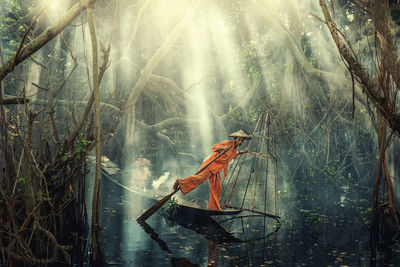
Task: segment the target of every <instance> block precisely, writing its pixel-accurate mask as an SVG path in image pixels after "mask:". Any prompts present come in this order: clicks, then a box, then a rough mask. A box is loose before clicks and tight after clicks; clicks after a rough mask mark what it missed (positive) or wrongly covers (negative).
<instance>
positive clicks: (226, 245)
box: [102, 178, 400, 266]
mask: <svg viewBox="0 0 400 267" xmlns="http://www.w3.org/2000/svg"><path fill="white" fill-rule="evenodd" d="M345 189H346V190H344V189H343V190H342V195H339V196H338V197H337V199H332V201H331V202H330V203H328V204H325V205H323V204H321V205H320V207H314V208H310V207H311V206H312V205H311V204H309V203H310V201H311V200H310V199H309V198H308V197H307V196H301V195H288V194H286V195H285V194H284V193H283V194H281V205H282V207H285V212H286V214H281V223H280V227H279V224H277V223H276V221H275V220H273V219H271V218H266V221H265V224H266V227H265V228H264V227H263V226H264V217H260V216H251V217H247V216H246V215H251V214H249V213H244V212H242V213H240V214H238V215H235V216H225V215H224V216H213V217H212V219H205V218H202V219H199V218H194V217H192V218H188V217H181V216H167V215H165V214H163V212H162V210H161V209H160V210H159V211H157V213H155V214H154V215H153V216H151V217H150V218H149V219H148V220H147V221H146V223H145V224H144V225H140V224H138V223H137V222H136V218H137V217H138V216H139V215H140V214H141V213H143V212H144V211H145V210H146V209H147V208H149V207H150V206H151V203H145V202H141V200H140V199H138V197H137V196H135V195H133V194H127V193H126V192H124V191H126V190H125V189H123V188H121V187H119V186H118V185H116V184H114V183H112V182H111V181H110V180H108V179H107V178H104V179H103V182H102V190H103V197H102V229H103V231H102V239H103V242H104V251H105V257H106V263H107V265H109V266H113V265H115V266H368V265H369V247H368V242H367V241H368V234H369V225H368V224H367V223H366V220H365V217H367V218H368V216H369V213H368V211H367V210H365V209H366V208H367V207H368V204H369V203H368V202H366V201H361V204H360V200H354V199H351V198H350V196H351V195H352V194H350V192H349V190H348V188H345ZM327 194H329V193H327ZM313 201H314V202H318V200H317V201H315V200H313ZM314 202H313V203H314ZM364 202H366V203H364ZM320 203H324V202H323V201H320ZM332 207H334V208H332ZM289 211H290V212H289ZM338 214H340V216H339V215H338ZM277 228H279V229H277ZM264 229H265V231H264ZM275 230H276V231H275ZM264 236H267V237H265V238H263V237H264ZM378 257H379V258H378V262H377V265H378V266H380V263H383V255H381V254H378ZM399 263H400V246H399V245H398V244H396V245H395V246H394V248H393V255H392V264H393V266H399ZM382 266H383V265H382Z"/></svg>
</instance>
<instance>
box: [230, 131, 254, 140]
mask: <svg viewBox="0 0 400 267" xmlns="http://www.w3.org/2000/svg"><path fill="white" fill-rule="evenodd" d="M229 137H242V138H244V139H252V138H253V137H251V136H250V135H247V134H246V133H245V132H244V131H243V130H239V131H237V132H235V133H231V134H230V135H229Z"/></svg>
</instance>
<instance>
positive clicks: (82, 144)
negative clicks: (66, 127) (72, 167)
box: [75, 137, 93, 159]
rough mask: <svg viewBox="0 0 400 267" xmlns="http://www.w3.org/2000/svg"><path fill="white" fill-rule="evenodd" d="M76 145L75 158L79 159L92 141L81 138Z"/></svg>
mask: <svg viewBox="0 0 400 267" xmlns="http://www.w3.org/2000/svg"><path fill="white" fill-rule="evenodd" d="M76 143H77V146H76V150H75V153H76V157H77V158H78V159H79V158H80V157H81V152H82V151H85V150H86V148H87V147H88V146H89V145H91V144H92V143H93V141H91V140H88V139H86V137H81V138H80V139H78V141H77V142H76Z"/></svg>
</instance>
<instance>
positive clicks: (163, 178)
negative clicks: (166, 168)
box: [152, 172, 170, 190]
mask: <svg viewBox="0 0 400 267" xmlns="http://www.w3.org/2000/svg"><path fill="white" fill-rule="evenodd" d="M169 175H170V172H164V173H163V174H162V175H161V176H160V177H159V178H158V179H157V180H154V181H153V183H152V186H153V189H154V190H158V189H159V188H160V186H161V185H164V184H165V183H167V181H168V177H169Z"/></svg>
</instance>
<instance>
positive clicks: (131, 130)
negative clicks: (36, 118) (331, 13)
mask: <svg viewBox="0 0 400 267" xmlns="http://www.w3.org/2000/svg"><path fill="white" fill-rule="evenodd" d="M42 2H43V1H42ZM73 2H74V1H61V0H59V1H53V2H52V3H51V4H50V5H49V7H48V8H47V9H46V12H44V13H43V15H42V16H41V17H40V18H39V20H38V25H41V26H40V27H37V28H38V29H35V30H36V31H37V34H40V32H41V31H43V30H44V29H45V28H46V27H47V26H48V25H50V24H51V23H53V22H54V21H55V20H57V19H58V18H60V17H61V16H62V15H63V14H64V13H65V11H66V10H67V9H68V8H69V7H70V6H71V5H72V4H73ZM335 2H336V1H335ZM337 2H340V1H337ZM5 3H6V4H4V5H2V8H1V15H2V16H5V14H6V11H7V10H8V9H10V8H11V7H10V4H9V3H8V1H6V2H5ZM38 3H40V1H38ZM94 7H95V9H94V12H95V25H96V33H97V38H98V41H99V42H100V43H101V44H102V45H99V46H98V49H99V53H100V58H101V55H102V54H101V53H102V52H101V51H102V48H107V47H108V45H110V48H111V50H110V64H109V67H108V69H107V71H106V72H105V75H104V77H103V80H102V82H101V86H100V92H101V93H100V94H101V101H102V102H103V104H104V105H103V106H102V119H103V121H102V131H103V136H104V147H103V153H104V154H105V155H106V156H107V157H108V158H109V159H110V160H111V161H113V162H116V163H117V165H118V167H119V168H120V169H121V176H120V177H119V178H118V179H119V180H118V181H119V182H120V183H121V184H123V185H125V186H127V187H131V188H136V189H141V190H142V191H143V192H145V194H147V195H151V194H153V195H154V194H157V197H161V196H163V195H165V194H166V193H170V192H171V191H172V185H173V183H174V181H175V180H176V179H177V178H182V177H186V176H188V175H191V174H194V173H195V172H196V171H197V170H198V168H199V167H200V165H201V163H202V161H203V159H204V158H206V157H207V156H208V155H209V154H210V153H211V146H212V145H213V144H215V143H218V142H220V141H223V140H228V139H229V137H228V135H229V134H230V133H232V132H235V131H237V130H239V129H243V130H244V131H245V132H247V133H248V134H251V133H252V131H253V130H254V127H255V125H256V121H257V118H258V115H259V114H260V113H261V112H266V113H268V114H269V115H270V116H271V131H270V133H269V135H270V136H271V137H273V138H274V141H275V144H276V154H277V177H278V190H279V203H280V205H279V214H280V215H281V224H282V227H281V229H280V230H279V231H278V232H277V234H276V235H272V236H271V237H269V238H267V239H264V240H263V241H260V242H255V243H253V241H252V243H246V245H244V243H232V244H231V243H230V244H224V242H220V243H218V242H217V241H218V240H217V241H216V240H215V238H214V237H213V238H211V237H210V236H212V235H207V234H208V232H207V231H214V230H215V228H212V227H211V228H212V229H211V230H210V229H206V230H205V231H203V232H201V230H199V229H201V228H202V226H198V225H195V223H194V222H190V223H188V224H190V225H189V226H188V225H187V224H185V223H184V222H182V221H181V222H179V221H178V222H177V221H174V220H173V219H171V218H168V217H163V216H160V214H156V215H154V217H152V218H151V219H150V220H149V225H150V226H151V227H153V228H154V231H155V232H156V233H157V234H158V235H159V237H160V239H161V240H163V241H165V242H166V243H167V244H168V247H169V250H170V252H168V251H166V250H165V249H162V248H160V247H161V246H160V245H159V244H160V242H157V241H155V239H154V238H152V237H154V234H153V235H152V234H149V233H148V232H147V233H146V231H145V230H144V228H141V227H140V226H138V225H137V224H136V222H135V219H136V218H137V217H138V216H139V215H140V214H141V213H142V212H144V211H145V210H146V209H147V208H148V207H149V203H148V202H147V200H144V198H143V196H137V195H132V193H131V192H129V191H126V190H122V189H118V187H114V186H115V184H113V183H111V182H110V181H108V182H107V180H106V179H104V180H105V181H103V194H104V196H105V197H104V199H103V212H104V214H103V215H102V220H103V221H102V223H103V225H104V231H105V238H110V239H109V240H106V241H105V245H106V247H107V249H109V254H107V257H108V260H109V261H110V262H117V263H123V264H125V265H126V266H129V264H133V263H135V264H144V263H143V262H145V263H149V262H150V263H151V264H153V265H152V266H157V264H158V266H161V265H163V263H164V262H167V263H168V264H170V263H171V262H173V260H172V259H171V258H178V259H181V260H182V258H188V259H189V260H190V261H191V262H192V263H198V264H200V265H202V266H203V265H206V264H209V263H210V258H211V257H210V254H209V253H210V251H211V250H212V249H214V250H213V251H214V252H215V251H217V252H218V253H219V254H218V255H219V256H218V258H219V263H220V265H219V266H230V265H229V264H236V265H238V266H241V265H242V264H247V265H248V266H252V265H254V266H262V264H264V265H271V266H289V265H293V266H295V264H298V265H301V264H302V265H307V264H308V263H309V264H310V265H308V266H322V265H335V264H336V265H338V266H339V265H340V264H341V263H343V264H344V265H351V266H366V264H367V262H368V259H367V257H368V255H367V251H368V226H369V225H368V222H367V221H368V216H369V210H368V207H369V204H370V203H369V201H370V196H371V191H370V189H371V188H372V186H373V179H374V173H375V171H376V155H377V147H376V139H377V138H376V134H375V129H374V124H373V123H372V122H371V120H370V116H369V113H368V105H366V104H365V103H363V102H366V101H365V97H364V96H363V95H362V92H361V89H360V88H358V86H357V85H355V90H356V93H357V94H356V104H355V108H356V109H355V118H354V119H353V118H352V111H353V106H352V84H351V77H350V76H349V74H348V70H347V68H346V67H345V65H344V64H343V61H342V59H341V58H340V56H339V53H338V51H337V48H336V46H335V44H334V42H333V40H332V37H331V36H330V34H329V32H328V29H327V27H326V25H325V24H324V23H323V22H321V21H320V20H319V19H318V18H322V17H323V16H322V13H321V9H320V6H319V3H318V1H316V0H304V1H295V0H284V1H279V0H269V1H256V0H223V1H219V0H218V1H217V0H202V1H200V0H195V1H188V0H168V1H165V0H151V1H149V0H138V1H127V0H116V1H96V4H95V6H94ZM334 7H335V11H336V14H337V15H336V16H337V17H336V18H337V20H336V22H337V24H338V27H339V28H340V29H342V30H343V33H344V35H346V36H347V37H348V38H349V40H351V41H352V42H353V43H354V46H353V48H354V51H355V53H356V54H357V55H359V56H360V57H361V56H365V55H366V54H367V55H373V54H374V49H373V48H371V47H370V46H368V43H369V42H372V39H371V36H370V32H369V30H370V29H368V28H366V29H365V33H361V34H360V36H355V35H356V34H351V33H352V31H351V28H349V27H348V26H347V24H346V26H344V25H345V23H344V18H343V16H348V17H352V16H353V14H347V15H340V14H341V13H340V12H341V7H340V3H334ZM349 21H350V20H349ZM35 34H36V33H35ZM7 44H8V43H7V40H3V41H2V57H3V58H2V60H3V61H4V60H6V59H7V58H9V57H10V56H11V55H12V53H11V52H12V50H11V49H10V48H9V47H8V46H7ZM367 47H369V48H367ZM57 53H58V54H63V55H64V56H63V62H62V63H57V62H53V61H52V60H51V59H49V58H50V57H51V55H55V54H57ZM363 58H364V57H363ZM34 59H35V61H37V62H39V63H43V64H45V65H46V66H47V67H46V68H44V67H43V66H40V65H39V64H37V63H35V62H34V61H32V60H29V61H27V62H26V65H24V66H18V68H24V69H25V70H26V72H27V75H26V76H24V77H21V78H19V79H20V80H17V79H16V81H15V82H13V83H12V84H13V87H8V88H5V89H4V92H5V94H6V95H18V94H22V92H23V88H25V89H26V93H27V95H29V96H31V100H32V101H31V102H30V103H29V104H28V106H29V107H31V108H32V109H38V108H37V107H36V106H35V105H37V104H35V101H36V100H37V99H40V97H41V96H43V91H44V90H43V88H42V89H40V88H39V87H38V86H35V85H34V84H36V85H42V86H43V87H44V88H47V87H50V89H51V90H55V89H56V86H53V85H52V84H53V83H54V84H55V82H53V81H59V80H60V79H61V77H66V76H67V74H68V73H69V72H70V71H71V70H72V69H73V67H74V64H75V63H74V59H76V62H77V64H78V65H77V67H76V69H75V71H74V72H73V73H72V75H71V77H70V79H69V80H68V82H67V83H66V85H65V88H64V89H63V90H62V93H60V95H59V96H58V98H57V100H56V101H55V102H56V103H55V104H56V105H57V106H64V107H66V108H65V109H66V110H67V111H68V112H70V113H73V114H75V118H76V120H79V118H80V116H81V114H82V112H83V109H84V107H85V104H84V103H83V102H85V103H86V101H87V100H88V99H89V97H90V95H91V90H92V89H93V88H92V87H93V86H92V85H91V75H92V70H91V69H92V52H91V41H90V34H89V30H88V26H87V17H86V14H85V13H83V14H82V15H80V16H78V18H77V19H76V20H75V21H74V23H73V25H71V26H70V27H68V28H67V29H66V30H65V31H64V32H63V33H62V34H61V35H60V36H59V37H57V38H55V39H54V40H53V41H51V42H49V43H48V44H47V45H46V46H45V47H44V48H43V49H41V50H40V51H38V52H37V53H36V54H35V55H34ZM365 62H370V63H371V64H369V66H371V69H368V70H367V71H368V72H369V73H374V71H375V70H374V67H373V62H374V59H373V58H371V57H365ZM101 63H102V59H101V60H100V64H101ZM60 73H63V74H60ZM49 77H50V78H49ZM132 99H133V100H132ZM71 100H74V101H71ZM60 117H61V116H60ZM73 125H76V122H74V121H72V120H71V121H65V127H64V128H63V131H66V132H67V131H70V129H71V128H72V127H73ZM259 146H260V145H259V144H258V146H257V145H255V146H253V147H249V149H251V150H252V151H253V152H258V151H259V150H258V149H259ZM245 147H247V143H246V142H245V144H244V145H243V147H241V148H240V149H243V148H245ZM389 150H391V151H392V153H393V156H391V157H389V162H388V163H389V169H391V170H392V173H393V176H395V175H394V174H395V166H396V162H397V161H396V159H397V158H396V156H395V155H394V153H395V152H394V151H395V148H394V147H391V146H390V145H389ZM233 164H235V162H233V163H232V164H231V166H230V168H232V167H233ZM270 167H271V166H270ZM266 169H267V167H266V166H262V167H260V172H262V173H265V172H266ZM251 171H252V169H251V167H249V166H244V168H243V170H242V173H243V179H245V178H246V174H247V173H250V172H251ZM91 175H92V174H90V175H89V176H90V177H91ZM266 176H267V178H268V180H269V181H271V180H272V179H273V177H271V174H267V175H266ZM90 179H92V178H89V180H90ZM225 182H226V181H225ZM393 183H394V186H395V187H396V188H398V185H399V183H398V181H397V180H393ZM88 185H89V188H90V183H89V184H88ZM239 185H240V186H239V187H238V188H239V189H238V192H237V194H238V195H239V193H243V191H244V188H245V185H246V180H242V181H240V182H239ZM89 191H90V189H89ZM240 191H242V192H240ZM266 191H267V192H265V193H267V195H268V204H267V205H268V206H267V210H268V211H269V212H270V213H273V211H274V209H273V208H274V206H273V204H272V202H273V201H274V199H273V195H274V193H275V192H274V187H273V186H272V184H268V189H267V190H266ZM208 194H209V183H208V182H205V183H204V184H202V185H200V186H199V187H198V188H196V189H195V190H194V191H193V192H191V193H190V194H189V195H187V196H182V194H181V193H180V192H178V194H177V195H176V199H177V200H178V201H187V200H193V199H200V200H202V201H203V202H204V203H206V202H207V200H208ZM395 194H396V195H397V197H400V192H399V190H396V191H395ZM89 197H90V195H89ZM236 197H237V196H236ZM89 199H90V198H88V200H89ZM250 204H251V203H250ZM88 208H90V205H89V206H88ZM89 210H90V209H89ZM213 219H215V220H216V221H218V222H221V221H222V223H221V226H222V227H226V230H227V231H228V232H233V233H235V234H234V236H235V237H237V238H246V237H247V238H248V237H249V234H250V236H252V235H254V236H257V235H259V233H260V231H264V229H262V227H263V226H264V221H262V220H260V218H255V219H248V218H247V219H243V220H244V221H243V220H242V219H238V220H232V221H231V220H228V221H224V219H219V218H218V220H217V219H216V218H215V217H213ZM193 225H195V226H193ZM267 225H268V232H273V231H274V229H275V227H276V225H277V224H276V223H275V222H274V221H269V222H268V223H267ZM215 227H216V226H215ZM196 228H198V229H196ZM218 229H219V228H218ZM219 230H220V229H219ZM244 230H246V231H244ZM253 230H254V231H253ZM205 232H207V233H205ZM183 233H184V234H185V235H186V236H185V235H184V234H183ZM337 233H343V235H342V236H340V238H339V237H338V234H337ZM182 237H184V238H182ZM335 238H337V239H335ZM249 239H250V238H249ZM332 239H334V240H333V241H332ZM210 241H212V242H214V243H215V244H214V243H212V244H210V243H209V242H210ZM161 243H162V242H161ZM214 245H215V246H214ZM113 247H117V249H115V250H114V249H113ZM215 249H216V250H215ZM171 252H172V253H171ZM343 253H344V254H343ZM260 255H262V256H260ZM152 256H154V258H155V260H154V261H152V260H151V257H152ZM396 257H397V258H396ZM398 257H399V255H398V254H396V255H395V256H394V258H396V259H398ZM150 263H149V265H148V266H151V265H150ZM138 266H139V265H138ZM143 266H145V265H143ZM177 266H179V265H177ZM232 266H234V265H232ZM243 266H244V265H243Z"/></svg>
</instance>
